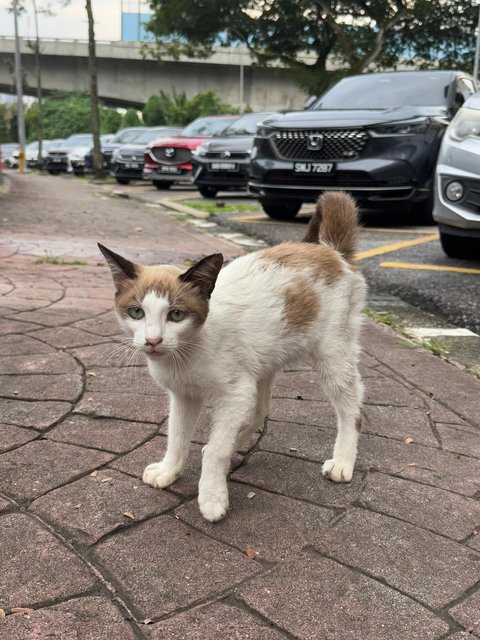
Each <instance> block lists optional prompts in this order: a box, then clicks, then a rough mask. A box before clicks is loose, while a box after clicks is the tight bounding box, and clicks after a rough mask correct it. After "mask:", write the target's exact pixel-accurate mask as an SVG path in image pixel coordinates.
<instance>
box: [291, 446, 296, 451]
mask: <svg viewBox="0 0 480 640" xmlns="http://www.w3.org/2000/svg"><path fill="white" fill-rule="evenodd" d="M290 451H298V449H297V447H290Z"/></svg>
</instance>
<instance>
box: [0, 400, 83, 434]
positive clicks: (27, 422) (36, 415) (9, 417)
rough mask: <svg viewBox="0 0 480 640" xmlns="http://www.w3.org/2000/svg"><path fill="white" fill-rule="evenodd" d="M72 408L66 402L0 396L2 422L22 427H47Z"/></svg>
mask: <svg viewBox="0 0 480 640" xmlns="http://www.w3.org/2000/svg"><path fill="white" fill-rule="evenodd" d="M71 408H72V405H71V404H69V403H68V402H45V401H43V402H41V401H39V402H26V401H24V400H11V399H1V398H0V415H1V416H2V419H3V420H4V422H7V423H11V424H16V425H19V426H22V427H35V429H38V430H40V431H43V430H44V429H48V427H51V426H52V425H53V424H55V423H56V422H58V421H59V420H60V419H61V418H63V417H64V416H65V415H66V414H67V413H68V412H69V411H70V410H71Z"/></svg>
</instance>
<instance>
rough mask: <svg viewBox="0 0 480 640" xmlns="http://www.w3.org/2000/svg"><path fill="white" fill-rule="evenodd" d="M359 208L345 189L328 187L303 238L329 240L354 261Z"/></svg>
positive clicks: (348, 258)
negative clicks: (337, 189)
mask: <svg viewBox="0 0 480 640" xmlns="http://www.w3.org/2000/svg"><path fill="white" fill-rule="evenodd" d="M357 232H358V210H357V205H356V204H355V201H354V199H353V198H352V197H351V196H349V195H348V193H345V192H344V191H327V192H326V193H323V194H322V195H321V196H320V197H319V199H318V201H317V207H316V209H315V213H314V214H313V216H312V219H311V220H310V222H309V224H308V227H307V231H306V233H305V236H304V238H303V240H302V242H311V243H318V244H326V245H328V246H330V247H332V248H333V249H336V250H337V251H338V252H339V253H341V254H342V255H343V256H344V257H345V258H346V259H347V260H349V261H353V259H354V256H355V250H356V246H357Z"/></svg>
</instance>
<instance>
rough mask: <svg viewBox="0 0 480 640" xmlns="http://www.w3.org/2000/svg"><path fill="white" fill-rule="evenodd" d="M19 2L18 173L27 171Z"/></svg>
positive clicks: (16, 25) (15, 14) (14, 14)
mask: <svg viewBox="0 0 480 640" xmlns="http://www.w3.org/2000/svg"><path fill="white" fill-rule="evenodd" d="M17 5H18V0H13V3H12V8H13V21H14V24H15V86H16V90H17V127H18V143H19V145H20V151H19V153H18V172H19V173H23V172H24V169H25V114H24V111H23V85H22V60H21V57H20V40H19V38H18V6H17Z"/></svg>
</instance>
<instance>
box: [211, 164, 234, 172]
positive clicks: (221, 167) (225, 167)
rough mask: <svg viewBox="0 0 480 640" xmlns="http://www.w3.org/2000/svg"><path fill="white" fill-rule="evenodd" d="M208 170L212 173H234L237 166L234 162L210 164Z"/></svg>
mask: <svg viewBox="0 0 480 640" xmlns="http://www.w3.org/2000/svg"><path fill="white" fill-rule="evenodd" d="M210 169H211V170H212V171H236V170H237V165H236V164H235V162H211V163H210Z"/></svg>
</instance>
